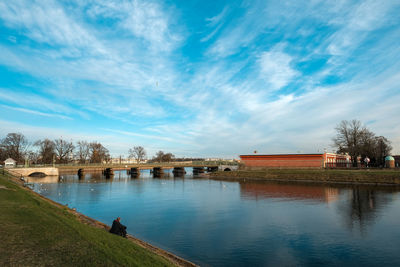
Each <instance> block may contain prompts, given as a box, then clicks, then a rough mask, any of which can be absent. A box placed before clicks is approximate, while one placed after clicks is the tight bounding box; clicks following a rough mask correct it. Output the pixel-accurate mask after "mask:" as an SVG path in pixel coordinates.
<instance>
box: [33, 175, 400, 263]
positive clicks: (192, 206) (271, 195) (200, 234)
mask: <svg viewBox="0 0 400 267" xmlns="http://www.w3.org/2000/svg"><path fill="white" fill-rule="evenodd" d="M31 182H36V183H35V184H34V186H33V188H34V190H35V191H36V192H39V193H40V194H42V195H44V196H46V197H48V198H50V199H52V200H54V201H57V202H59V203H61V204H68V206H69V207H71V208H76V209H77V210H78V211H79V212H81V213H83V214H85V215H87V216H90V217H92V218H95V219H97V220H99V221H102V222H104V223H107V224H109V225H110V224H111V223H112V221H113V219H115V218H116V217H118V216H119V217H121V222H122V223H123V224H125V225H126V226H127V227H128V233H130V234H132V235H134V236H136V237H137V238H140V239H142V240H144V241H147V242H149V243H151V244H153V245H155V246H158V247H161V248H163V249H165V250H168V251H170V252H172V253H174V254H176V255H179V256H181V257H183V258H185V259H188V260H190V261H192V262H195V263H197V264H199V265H201V266H312V265H326V266H385V265H386V266H400V190H399V189H396V188H391V187H373V186H351V185H350V186H344V185H341V186H339V185H333V186H331V185H329V186H328V185H315V184H290V183H287V184H283V183H274V182H226V181H214V180H209V179H204V178H196V177H195V178H194V177H193V175H192V174H191V173H190V169H189V171H188V173H187V174H186V176H185V177H184V178H174V177H173V175H172V173H167V175H166V177H164V178H162V179H158V178H152V175H151V174H150V173H149V172H148V171H144V172H142V173H141V176H140V178H137V179H132V178H130V177H129V176H128V175H127V174H126V171H117V172H115V175H114V178H112V179H105V178H104V177H103V176H102V175H101V174H86V176H85V177H84V178H82V179H79V178H78V176H77V175H62V180H61V181H60V182H59V181H58V179H57V178H36V179H31Z"/></svg>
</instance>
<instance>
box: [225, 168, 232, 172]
mask: <svg viewBox="0 0 400 267" xmlns="http://www.w3.org/2000/svg"><path fill="white" fill-rule="evenodd" d="M230 171H232V170H231V169H230V168H225V169H224V172H230Z"/></svg>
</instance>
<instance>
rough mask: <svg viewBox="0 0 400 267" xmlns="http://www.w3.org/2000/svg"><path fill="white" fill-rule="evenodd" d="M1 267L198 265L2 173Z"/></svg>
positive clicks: (0, 210)
mask: <svg viewBox="0 0 400 267" xmlns="http://www.w3.org/2000/svg"><path fill="white" fill-rule="evenodd" d="M0 221H1V224H2V226H1V227H0V238H1V242H0V266H9V265H11V266H15V265H18V266H20V265H23V266H36V265H40V266H46V265H51V266H61V265H62V266H66V265H67V266H87V265H90V266H93V265H96V266H195V265H194V264H192V263H190V262H188V261H185V260H183V259H181V258H179V257H177V256H175V255H173V254H171V253H168V252H166V251H163V250H161V249H159V248H156V247H154V246H152V245H150V244H148V243H146V242H143V241H141V240H138V239H136V238H134V237H132V236H130V237H129V238H128V239H124V238H121V237H119V236H116V235H112V234H110V233H108V232H107V231H106V230H107V229H108V226H107V225H105V224H103V223H101V222H98V221H96V220H93V219H91V218H89V217H87V216H84V215H82V214H80V213H78V212H76V211H73V210H71V209H69V208H67V207H64V206H62V205H60V204H57V203H55V202H53V201H51V200H48V199H46V198H44V197H42V196H40V195H38V194H36V193H34V192H32V191H31V190H29V189H27V188H24V187H22V186H21V185H19V184H17V183H16V182H14V181H10V180H9V177H6V176H5V175H2V174H0Z"/></svg>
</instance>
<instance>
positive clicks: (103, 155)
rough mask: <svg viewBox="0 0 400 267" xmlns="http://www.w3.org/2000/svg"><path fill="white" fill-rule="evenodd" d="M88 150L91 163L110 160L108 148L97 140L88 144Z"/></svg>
mask: <svg viewBox="0 0 400 267" xmlns="http://www.w3.org/2000/svg"><path fill="white" fill-rule="evenodd" d="M89 150H90V162H91V163H102V162H103V161H109V160H110V154H109V152H108V149H107V148H105V147H104V146H103V145H102V144H100V143H97V142H92V143H90V144H89Z"/></svg>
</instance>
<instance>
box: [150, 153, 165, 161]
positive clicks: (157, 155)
mask: <svg viewBox="0 0 400 267" xmlns="http://www.w3.org/2000/svg"><path fill="white" fill-rule="evenodd" d="M163 156H164V152H163V151H161V150H160V151H158V152H157V153H156V155H155V156H154V157H153V161H154V162H162V158H163Z"/></svg>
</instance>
